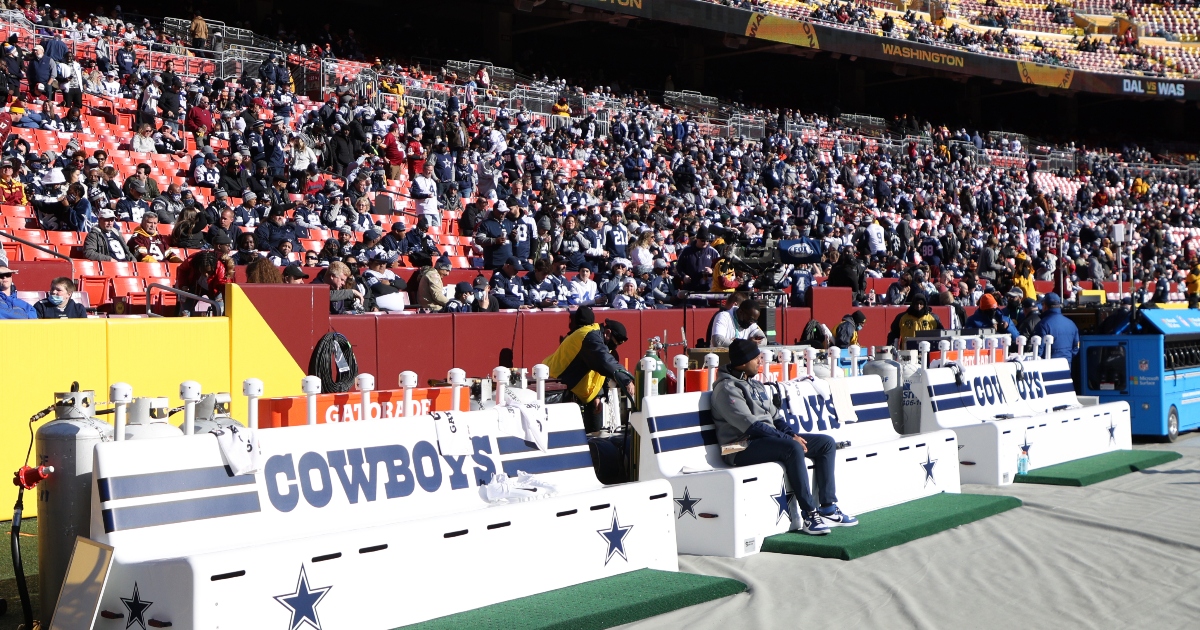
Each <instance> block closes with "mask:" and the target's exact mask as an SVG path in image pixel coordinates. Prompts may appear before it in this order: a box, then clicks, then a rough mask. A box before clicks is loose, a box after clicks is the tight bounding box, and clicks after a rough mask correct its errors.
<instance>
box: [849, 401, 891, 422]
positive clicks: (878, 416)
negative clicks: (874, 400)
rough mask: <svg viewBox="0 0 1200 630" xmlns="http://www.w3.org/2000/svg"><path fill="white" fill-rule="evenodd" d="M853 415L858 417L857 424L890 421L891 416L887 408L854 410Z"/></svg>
mask: <svg viewBox="0 0 1200 630" xmlns="http://www.w3.org/2000/svg"><path fill="white" fill-rule="evenodd" d="M854 415H856V416H858V421H859V422H870V421H872V420H890V419H891V417H892V414H891V413H889V412H888V408H887V406H886V405H885V406H883V407H872V408H870V409H858V408H856V409H855V410H854Z"/></svg>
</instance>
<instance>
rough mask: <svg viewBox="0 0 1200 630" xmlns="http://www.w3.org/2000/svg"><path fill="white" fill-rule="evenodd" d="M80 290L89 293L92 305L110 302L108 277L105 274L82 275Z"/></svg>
mask: <svg viewBox="0 0 1200 630" xmlns="http://www.w3.org/2000/svg"><path fill="white" fill-rule="evenodd" d="M79 290H80V291H83V292H84V293H87V295H88V301H89V302H90V303H91V304H92V306H98V305H100V304H104V303H105V302H108V278H105V277H104V276H81V277H80V278H79Z"/></svg>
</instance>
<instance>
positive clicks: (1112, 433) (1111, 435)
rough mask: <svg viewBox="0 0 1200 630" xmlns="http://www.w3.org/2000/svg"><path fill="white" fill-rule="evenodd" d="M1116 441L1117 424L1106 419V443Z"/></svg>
mask: <svg viewBox="0 0 1200 630" xmlns="http://www.w3.org/2000/svg"><path fill="white" fill-rule="evenodd" d="M1116 441H1117V425H1115V424H1113V421H1112V420H1109V421H1108V443H1109V444H1115V443H1116Z"/></svg>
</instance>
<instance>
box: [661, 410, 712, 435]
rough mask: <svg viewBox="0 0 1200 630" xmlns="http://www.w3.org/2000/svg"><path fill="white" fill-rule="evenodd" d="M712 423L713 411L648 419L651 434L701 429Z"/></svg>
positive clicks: (690, 412)
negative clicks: (688, 428) (693, 428)
mask: <svg viewBox="0 0 1200 630" xmlns="http://www.w3.org/2000/svg"><path fill="white" fill-rule="evenodd" d="M712 423H713V419H712V411H709V410H708V409H702V410H700V411H689V412H687V413H676V414H671V415H669V416H657V417H654V418H646V426H647V427H648V428H649V429H650V432H651V433H658V432H659V431H671V430H673V429H683V428H687V427H699V426H705V425H709V424H712Z"/></svg>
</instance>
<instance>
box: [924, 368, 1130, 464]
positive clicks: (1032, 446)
mask: <svg viewBox="0 0 1200 630" xmlns="http://www.w3.org/2000/svg"><path fill="white" fill-rule="evenodd" d="M910 386H911V391H912V392H913V393H914V394H915V395H916V397H917V399H918V401H919V403H920V407H921V423H920V426H921V430H922V431H933V430H937V429H953V430H954V431H955V432H956V433H957V434H958V439H959V443H960V448H961V450H959V460H960V464H961V468H962V472H961V477H962V481H963V483H982V484H990V485H1004V484H1008V483H1012V482H1013V479H1014V477H1015V475H1016V474H1017V465H1018V460H1019V459H1020V457H1021V455H1022V453H1024V454H1025V455H1026V456H1027V457H1028V460H1029V464H1028V465H1029V469H1030V470H1033V469H1036V468H1043V467H1045V466H1052V465H1054V464H1061V463H1063V462H1067V461H1071V460H1075V459H1080V458H1082V457H1089V456H1091V455H1099V454H1101V453H1107V452H1109V451H1115V450H1120V449H1129V448H1132V447H1133V442H1132V438H1131V435H1130V423H1129V404H1128V403H1126V402H1115V403H1106V404H1102V405H1087V406H1085V405H1082V404H1081V401H1080V399H1078V398H1077V397H1076V396H1075V390H1074V387H1073V385H1072V384H1071V367H1070V364H1069V363H1068V362H1067V360H1066V359H1048V360H1035V361H1025V362H1015V361H1010V362H1008V363H996V364H991V365H976V366H967V367H961V368H960V367H957V366H956V367H940V368H932V369H928V370H919V371H918V372H917V373H916V374H914V375H913V377H912V379H911V380H910Z"/></svg>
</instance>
